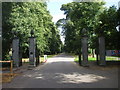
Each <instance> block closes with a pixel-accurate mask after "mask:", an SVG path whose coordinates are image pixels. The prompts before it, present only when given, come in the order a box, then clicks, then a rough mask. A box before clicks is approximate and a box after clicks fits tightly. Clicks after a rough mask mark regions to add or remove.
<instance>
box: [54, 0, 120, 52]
mask: <svg viewBox="0 0 120 90" xmlns="http://www.w3.org/2000/svg"><path fill="white" fill-rule="evenodd" d="M104 5H105V2H103V1H100V0H99V1H97V2H71V3H68V4H63V5H62V7H61V8H60V10H62V11H64V14H65V15H66V19H60V20H58V22H57V23H56V25H57V26H58V27H59V26H62V29H63V34H64V35H65V51H66V52H74V53H78V52H80V47H81V36H82V34H83V33H82V32H81V31H82V29H83V28H85V29H86V30H87V34H88V37H89V42H88V43H89V47H90V48H92V49H95V48H96V47H98V46H97V43H98V37H99V36H100V35H104V36H105V40H106V49H119V46H118V44H117V42H118V41H119V38H118V37H119V36H118V35H119V32H117V31H116V25H117V22H118V20H119V19H118V17H119V10H118V11H117V9H116V7H114V6H112V7H109V8H106V7H105V6H104Z"/></svg>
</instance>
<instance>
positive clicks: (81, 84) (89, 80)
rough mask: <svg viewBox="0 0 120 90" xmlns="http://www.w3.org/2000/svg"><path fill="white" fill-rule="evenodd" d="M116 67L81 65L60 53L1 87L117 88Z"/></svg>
mask: <svg viewBox="0 0 120 90" xmlns="http://www.w3.org/2000/svg"><path fill="white" fill-rule="evenodd" d="M117 87H118V69H117V68H112V69H104V68H102V67H98V66H97V67H89V68H87V67H81V66H78V65H76V64H75V63H74V58H73V57H72V56H69V55H66V54H60V55H57V56H55V57H53V58H50V59H48V60H47V62H46V63H45V64H44V65H40V66H38V67H36V68H35V69H34V70H28V71H27V72H25V73H23V75H20V76H17V77H15V78H14V79H13V81H12V82H11V83H6V84H3V88H117Z"/></svg>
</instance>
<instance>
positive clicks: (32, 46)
mask: <svg viewBox="0 0 120 90" xmlns="http://www.w3.org/2000/svg"><path fill="white" fill-rule="evenodd" d="M33 34H34V32H33V31H31V37H29V65H30V66H36V58H35V56H36V55H35V54H36V53H35V52H36V51H35V49H36V43H35V37H34V36H33Z"/></svg>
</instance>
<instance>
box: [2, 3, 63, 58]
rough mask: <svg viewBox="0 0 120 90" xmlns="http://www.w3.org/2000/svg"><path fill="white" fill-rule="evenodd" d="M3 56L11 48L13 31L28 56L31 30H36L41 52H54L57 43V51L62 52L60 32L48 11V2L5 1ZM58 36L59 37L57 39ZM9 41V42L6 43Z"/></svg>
mask: <svg viewBox="0 0 120 90" xmlns="http://www.w3.org/2000/svg"><path fill="white" fill-rule="evenodd" d="M2 11H3V13H2V14H3V15H2V16H3V26H2V27H3V53H4V54H3V58H4V57H5V55H8V52H9V51H10V49H11V43H12V39H13V36H14V35H13V34H12V32H13V31H17V32H18V33H17V36H18V37H19V38H20V41H21V47H22V49H23V50H22V51H23V52H22V53H23V55H24V57H28V47H29V44H28V41H29V37H30V31H31V30H34V32H35V37H36V43H37V49H38V51H39V53H43V54H44V53H47V52H49V53H50V54H52V50H53V49H51V45H52V43H51V42H53V41H54V43H57V46H56V49H55V52H60V49H59V48H60V44H61V42H60V37H59V32H58V30H57V28H56V26H55V25H54V23H53V22H52V16H51V15H50V13H49V11H47V4H46V3H41V2H11V3H8V2H6V3H5V2H4V3H3V10H2ZM55 38H57V39H55ZM6 43H7V44H6ZM56 50H57V51H56Z"/></svg>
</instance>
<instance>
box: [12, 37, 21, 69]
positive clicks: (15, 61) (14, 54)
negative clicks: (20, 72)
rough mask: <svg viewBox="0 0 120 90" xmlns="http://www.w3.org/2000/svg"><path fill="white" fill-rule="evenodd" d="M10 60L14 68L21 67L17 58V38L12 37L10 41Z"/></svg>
mask: <svg viewBox="0 0 120 90" xmlns="http://www.w3.org/2000/svg"><path fill="white" fill-rule="evenodd" d="M12 59H13V65H14V66H15V67H19V66H21V65H20V63H21V61H20V57H19V38H18V37H14V38H13V41H12Z"/></svg>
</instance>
